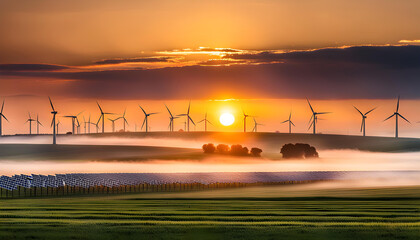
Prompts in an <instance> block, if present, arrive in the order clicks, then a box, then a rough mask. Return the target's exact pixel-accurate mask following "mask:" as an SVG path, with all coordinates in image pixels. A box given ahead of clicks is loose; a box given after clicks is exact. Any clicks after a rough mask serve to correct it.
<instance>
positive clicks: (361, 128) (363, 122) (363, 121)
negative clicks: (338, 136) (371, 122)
mask: <svg viewBox="0 0 420 240" xmlns="http://www.w3.org/2000/svg"><path fill="white" fill-rule="evenodd" d="M364 124H365V119H364V118H363V119H362V124H361V125H360V132H361V131H362V130H363V125H364Z"/></svg>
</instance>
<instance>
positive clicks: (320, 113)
mask: <svg viewBox="0 0 420 240" xmlns="http://www.w3.org/2000/svg"><path fill="white" fill-rule="evenodd" d="M329 113H332V112H319V113H317V114H329Z"/></svg>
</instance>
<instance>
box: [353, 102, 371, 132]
mask: <svg viewBox="0 0 420 240" xmlns="http://www.w3.org/2000/svg"><path fill="white" fill-rule="evenodd" d="M353 107H354V108H355V109H356V110H357V111H358V112H359V113H360V115H362V125H361V127H360V131H361V132H363V137H364V136H366V118H367V115H368V114H369V113H371V112H372V111H373V110H375V109H376V108H372V109H371V110H369V111H367V112H366V113H365V114H363V113H362V112H361V111H360V110H359V109H358V108H357V107H355V106H353Z"/></svg>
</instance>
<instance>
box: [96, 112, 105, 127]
mask: <svg viewBox="0 0 420 240" xmlns="http://www.w3.org/2000/svg"><path fill="white" fill-rule="evenodd" d="M103 117H104V116H103V115H102V114H101V116H99V119H98V121H97V122H96V125H98V124H99V122H100V121H101V118H103Z"/></svg>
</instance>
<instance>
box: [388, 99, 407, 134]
mask: <svg viewBox="0 0 420 240" xmlns="http://www.w3.org/2000/svg"><path fill="white" fill-rule="evenodd" d="M399 109H400V96H398V100H397V109H396V110H395V112H394V114H392V115H391V116H389V117H388V118H387V119H385V120H384V122H385V121H386V120H388V119H390V118H392V117H394V116H395V138H398V117H401V118H402V119H404V120H405V121H407V122H408V123H410V121H408V120H407V119H406V118H405V117H403V115H401V114H400V113H399Z"/></svg>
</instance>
